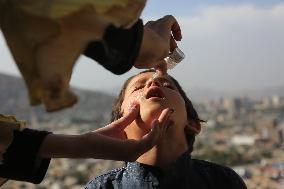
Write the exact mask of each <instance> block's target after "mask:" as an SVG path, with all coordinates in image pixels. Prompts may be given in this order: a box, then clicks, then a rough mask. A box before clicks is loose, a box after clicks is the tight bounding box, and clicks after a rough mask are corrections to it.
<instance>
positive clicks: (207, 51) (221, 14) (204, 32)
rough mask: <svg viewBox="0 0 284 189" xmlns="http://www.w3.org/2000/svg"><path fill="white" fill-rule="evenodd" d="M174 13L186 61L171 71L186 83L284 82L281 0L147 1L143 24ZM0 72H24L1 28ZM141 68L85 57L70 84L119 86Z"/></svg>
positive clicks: (218, 86)
mask: <svg viewBox="0 0 284 189" xmlns="http://www.w3.org/2000/svg"><path fill="white" fill-rule="evenodd" d="M167 14H172V15H174V16H175V17H176V19H177V20H178V22H179V24H180V26H181V29H182V34H183V39H182V41H181V42H179V43H178V46H179V47H180V49H181V50H182V51H183V52H184V53H185V55H186V58H185V60H184V61H183V62H182V63H180V64H179V65H177V66H176V67H175V68H174V69H173V70H170V71H169V73H170V74H171V75H172V76H174V77H175V78H176V79H177V80H178V81H179V82H180V84H181V85H182V86H183V87H184V88H185V89H189V88H194V87H198V88H206V89H215V90H223V91H230V90H244V89H262V88H266V87H274V86H284V74H283V70H284V1H283V0H226V1H225V0H214V1H212V0H177V1H173V0H171V1H170V0H148V2H147V5H146V7H145V9H144V11H143V13H142V16H141V17H142V18H143V20H144V23H146V22H147V21H149V20H156V19H158V18H160V17H163V16H164V15H167ZM0 72H2V73H9V74H12V75H20V74H19V72H18V69H17V67H16V65H15V64H14V61H13V59H12V58H11V55H10V53H9V50H8V49H7V47H6V44H5V41H4V39H3V36H2V34H1V33H0ZM137 72H139V70H137V69H135V68H133V69H132V70H131V71H129V72H128V73H126V74H124V75H120V76H117V75H113V74H111V73H110V72H108V71H107V70H104V68H102V67H101V66H100V65H98V64H97V63H95V62H93V61H92V60H90V59H88V58H86V57H83V56H81V57H80V58H79V60H78V61H77V63H76V66H75V68H74V71H73V75H72V79H71V85H72V86H76V87H79V88H83V89H91V90H108V91H109V90H111V89H114V88H116V89H117V88H118V87H120V86H121V85H122V83H123V82H124V81H125V80H126V78H128V77H129V76H131V75H133V74H134V73H137Z"/></svg>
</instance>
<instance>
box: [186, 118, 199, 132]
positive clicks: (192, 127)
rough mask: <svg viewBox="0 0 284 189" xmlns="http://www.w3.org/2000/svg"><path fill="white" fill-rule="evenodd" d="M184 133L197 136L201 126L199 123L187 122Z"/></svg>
mask: <svg viewBox="0 0 284 189" xmlns="http://www.w3.org/2000/svg"><path fill="white" fill-rule="evenodd" d="M185 131H186V132H189V133H193V134H194V135H198V134H199V133H200V131H201V124H200V122H199V121H194V120H188V122H187V125H186V126H185Z"/></svg>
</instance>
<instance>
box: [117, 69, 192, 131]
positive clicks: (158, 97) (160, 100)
mask: <svg viewBox="0 0 284 189" xmlns="http://www.w3.org/2000/svg"><path fill="white" fill-rule="evenodd" d="M153 74H154V73H153V72H146V73H142V74H139V75H137V76H135V77H134V78H133V79H132V80H131V81H130V82H129V84H128V85H127V87H126V91H125V96H124V101H123V102H122V105H121V110H122V111H123V114H125V113H128V112H129V108H130V106H131V104H133V103H138V104H140V117H139V118H137V119H136V123H137V125H139V127H140V128H141V129H142V130H144V131H149V130H150V127H151V122H152V121H153V120H154V119H157V118H158V117H159V115H160V113H161V112H162V110H163V109H165V108H172V109H174V113H173V114H172V116H171V118H170V119H171V120H172V121H174V124H175V125H180V126H181V128H180V130H181V131H183V129H184V126H185V125H186V124H187V114H186V108H185V102H184V99H183V98H182V96H181V95H180V93H179V91H178V89H177V87H176V86H175V84H174V83H173V81H172V80H171V79H170V78H169V77H168V76H161V77H160V76H159V77H156V78H155V79H153V78H152V76H153ZM175 129H177V128H175Z"/></svg>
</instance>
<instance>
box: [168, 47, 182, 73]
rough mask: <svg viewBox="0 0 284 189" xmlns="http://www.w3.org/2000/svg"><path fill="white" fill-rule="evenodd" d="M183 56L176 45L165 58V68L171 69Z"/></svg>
mask: <svg viewBox="0 0 284 189" xmlns="http://www.w3.org/2000/svg"><path fill="white" fill-rule="evenodd" d="M184 58H185V55H184V53H183V52H182V51H181V50H180V49H179V48H178V47H177V48H175V50H174V51H173V52H172V53H171V54H170V55H169V56H168V57H166V58H165V61H166V63H167V69H173V68H174V67H175V66H176V65H177V64H178V63H180V62H181V61H182V60H183V59H184Z"/></svg>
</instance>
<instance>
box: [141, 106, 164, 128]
mask: <svg viewBox="0 0 284 189" xmlns="http://www.w3.org/2000/svg"><path fill="white" fill-rule="evenodd" d="M161 112H162V110H156V111H151V110H146V111H143V112H140V115H141V120H142V122H143V125H145V126H144V128H145V129H151V126H152V122H153V121H154V120H155V119H158V118H159V116H160V114H161Z"/></svg>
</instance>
